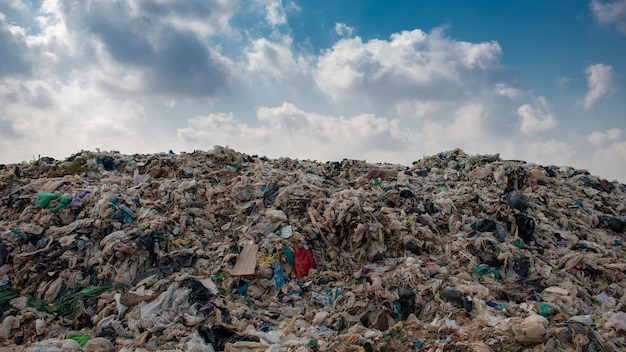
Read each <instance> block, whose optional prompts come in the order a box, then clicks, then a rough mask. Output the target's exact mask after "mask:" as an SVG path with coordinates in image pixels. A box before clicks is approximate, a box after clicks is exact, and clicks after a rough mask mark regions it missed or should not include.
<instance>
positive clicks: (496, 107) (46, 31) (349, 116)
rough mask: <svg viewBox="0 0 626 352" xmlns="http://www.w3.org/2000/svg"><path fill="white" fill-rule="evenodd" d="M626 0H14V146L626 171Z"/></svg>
mask: <svg viewBox="0 0 626 352" xmlns="http://www.w3.org/2000/svg"><path fill="white" fill-rule="evenodd" d="M625 77H626V0H591V1H589V0H587V1H582V0H571V1H560V0H540V1H537V0H529V1H487V0H456V1H443V0H441V1H419V0H404V1H403V0H396V1H385V2H383V1H375V0H358V1H357V0H353V1H348V0H345V1H336V0H316V1H303V0H293V1H291V0H286V1H280V0H246V1H237V0H186V1H174V0H86V1H75V0H74V1H70V0H67V1H65V0H44V1H26V0H0V163H16V162H21V161H32V160H35V159H37V158H39V157H40V156H41V157H43V156H48V157H53V158H55V159H59V160H63V159H65V158H67V157H69V156H70V155H71V154H73V153H76V152H78V151H81V150H92V151H93V150H96V149H99V150H104V151H119V152H121V153H124V154H134V153H160V152H168V151H169V150H172V151H174V152H175V153H180V152H193V151H194V150H211V149H213V147H214V146H216V145H219V146H228V147H230V148H232V149H234V150H236V151H238V152H243V153H247V154H250V155H259V156H267V157H270V158H279V157H288V158H292V159H301V160H304V159H310V160H318V161H322V162H324V161H338V160H342V159H344V158H347V159H357V160H366V161H368V162H371V163H376V162H388V163H394V164H402V165H407V166H410V165H411V163H412V162H413V161H416V160H419V159H421V158H422V157H424V156H430V155H434V154H438V153H440V152H445V151H448V150H453V149H456V148H460V149H462V150H463V151H465V152H466V153H468V154H495V153H499V154H500V157H501V158H502V159H514V160H525V161H528V162H531V163H536V164H539V165H555V166H572V167H575V168H580V169H586V170H588V171H589V172H590V173H591V174H593V175H596V176H599V177H602V178H606V179H609V180H619V181H620V182H626V116H625V115H626V92H625V89H624V78H625Z"/></svg>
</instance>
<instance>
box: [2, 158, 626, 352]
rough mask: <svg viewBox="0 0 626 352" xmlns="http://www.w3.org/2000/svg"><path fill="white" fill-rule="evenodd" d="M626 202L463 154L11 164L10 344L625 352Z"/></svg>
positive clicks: (568, 179) (565, 179)
mask: <svg viewBox="0 0 626 352" xmlns="http://www.w3.org/2000/svg"><path fill="white" fill-rule="evenodd" d="M625 194H626V186H625V185H624V184H619V183H618V182H616V181H614V182H609V181H607V180H604V179H600V178H598V177H595V176H592V175H590V174H589V173H588V172H587V171H585V170H580V169H574V168H571V167H556V166H540V165H534V164H529V163H525V162H522V161H514V160H502V159H501V158H500V157H499V155H467V154H466V153H464V152H463V151H461V150H452V151H447V152H444V153H441V154H438V155H433V156H430V157H424V158H422V159H421V160H419V161H416V162H414V163H413V164H412V165H411V166H402V165H394V164H382V163H379V164H370V163H367V162H365V161H359V160H347V159H344V160H343V161H339V162H325V163H323V162H317V161H310V160H293V159H289V158H280V159H274V160H272V159H268V158H266V157H259V156H255V155H252V156H250V155H246V154H243V153H239V152H236V151H234V150H232V149H229V148H228V147H219V146H218V147H215V148H214V149H213V150H211V151H207V152H204V151H195V152H193V153H180V154H174V153H172V152H170V153H162V154H153V155H138V154H135V155H122V154H120V153H118V152H101V151H97V152H91V151H81V152H79V153H77V154H74V155H72V156H71V157H69V158H67V159H66V160H54V159H52V158H46V157H44V158H39V159H37V160H34V161H32V162H30V163H26V162H24V163H21V164H14V165H0V197H1V199H2V204H1V205H0V275H1V276H0V309H1V313H2V323H1V325H0V347H2V348H3V349H9V348H10V349H11V350H15V351H135V350H136V351H435V350H438V351H479V352H487V351H555V350H558V351H618V350H624V349H625V348H626V295H625V292H624V291H625V290H626V280H625V275H624V273H625V269H626V251H625V247H624V244H623V243H624V242H625V240H626V238H625V229H626V217H625V216H626V210H625V204H626V203H625V199H626V197H625Z"/></svg>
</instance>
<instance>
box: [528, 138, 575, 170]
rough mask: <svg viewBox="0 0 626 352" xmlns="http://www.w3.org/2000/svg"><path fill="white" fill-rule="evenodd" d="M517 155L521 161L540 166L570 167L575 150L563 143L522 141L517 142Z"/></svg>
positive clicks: (554, 141) (550, 140)
mask: <svg viewBox="0 0 626 352" xmlns="http://www.w3.org/2000/svg"><path fill="white" fill-rule="evenodd" d="M518 144H519V146H523V149H519V150H518V152H517V155H518V156H519V157H520V158H521V159H522V160H527V161H529V162H535V163H538V164H541V165H558V166H572V165H571V164H570V163H571V161H572V160H573V158H574V156H575V155H576V154H577V149H576V147H575V146H574V145H571V144H569V143H567V142H564V141H558V140H555V139H549V140H547V141H533V140H522V141H519V142H518Z"/></svg>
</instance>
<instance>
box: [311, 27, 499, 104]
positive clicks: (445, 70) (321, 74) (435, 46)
mask: <svg viewBox="0 0 626 352" xmlns="http://www.w3.org/2000/svg"><path fill="white" fill-rule="evenodd" d="M501 54H502V50H501V49H500V46H499V45H498V43H496V42H489V43H478V44H475V43H468V42H458V41H453V40H450V39H447V38H445V37H443V33H442V30H434V31H433V32H431V33H430V34H426V33H425V32H423V31H421V30H419V29H416V30H413V31H402V32H400V33H394V34H392V35H391V37H390V39H389V40H378V39H372V40H369V41H367V42H363V41H362V39H361V38H360V37H354V38H349V39H342V40H339V41H338V42H337V43H335V45H333V47H332V48H330V49H328V50H326V51H325V52H324V53H323V54H322V55H321V56H320V57H319V58H318V62H317V69H316V71H315V74H314V78H315V82H316V84H317V85H318V87H319V88H320V89H321V90H322V91H323V92H325V93H326V94H328V95H329V96H330V97H332V98H333V99H335V100H339V99H344V98H349V97H352V96H360V97H362V98H364V99H365V100H377V99H380V98H381V97H386V95H385V94H386V93H387V92H388V93H389V94H393V96H399V98H400V99H404V98H406V95H410V96H412V97H418V98H422V99H423V98H429V97H432V96H442V95H443V94H448V95H449V94H459V95H461V94H463V93H462V89H461V88H462V87H463V86H464V84H470V83H471V82H472V81H474V75H476V74H477V72H478V71H483V70H488V69H492V68H493V69H495V68H496V67H497V66H498V64H499V60H500V57H501ZM403 95H405V96H403Z"/></svg>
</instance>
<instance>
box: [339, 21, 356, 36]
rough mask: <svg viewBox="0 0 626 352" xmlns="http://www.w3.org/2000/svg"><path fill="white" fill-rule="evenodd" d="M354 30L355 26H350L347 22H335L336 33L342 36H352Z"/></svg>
mask: <svg viewBox="0 0 626 352" xmlns="http://www.w3.org/2000/svg"><path fill="white" fill-rule="evenodd" d="M353 31H354V28H353V27H350V26H348V25H347V24H345V23H340V22H337V23H335V33H337V34H338V35H339V36H342V37H350V36H352V32H353Z"/></svg>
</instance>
